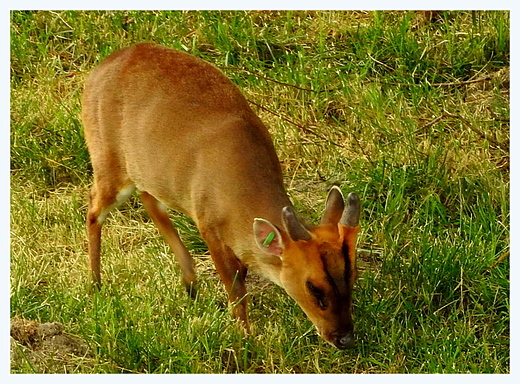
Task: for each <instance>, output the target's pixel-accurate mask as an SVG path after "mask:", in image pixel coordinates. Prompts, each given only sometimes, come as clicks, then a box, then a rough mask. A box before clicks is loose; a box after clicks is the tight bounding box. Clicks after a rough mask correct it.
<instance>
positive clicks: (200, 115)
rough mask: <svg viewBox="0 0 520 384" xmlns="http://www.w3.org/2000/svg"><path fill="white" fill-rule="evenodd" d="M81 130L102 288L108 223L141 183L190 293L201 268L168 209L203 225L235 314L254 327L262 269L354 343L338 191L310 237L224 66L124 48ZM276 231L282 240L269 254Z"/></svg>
mask: <svg viewBox="0 0 520 384" xmlns="http://www.w3.org/2000/svg"><path fill="white" fill-rule="evenodd" d="M83 122H84V126H85V137H86V140H87V145H88V148H89V152H90V156H91V161H92V166H93V169H94V184H93V186H92V189H91V194H90V203H89V212H88V217H87V229H88V237H89V254H90V263H91V270H92V274H93V280H94V282H95V283H97V284H100V281H101V276H100V274H101V270H100V243H101V227H102V224H103V220H104V218H105V217H106V214H107V213H108V212H109V211H110V210H111V209H112V208H114V207H115V206H117V205H118V204H120V203H122V201H124V199H126V198H127V197H128V195H129V194H130V193H131V192H132V190H133V188H134V186H135V187H136V188H137V189H138V190H139V191H140V192H141V197H142V200H143V204H144V206H145V208H146V210H147V211H148V213H149V214H150V217H151V218H152V219H153V221H154V223H155V224H156V225H157V227H158V228H159V230H160V232H161V233H162V234H163V235H164V237H165V239H166V241H167V242H168V244H169V245H170V246H171V248H172V250H173V252H174V254H175V256H176V258H177V260H178V261H179V263H180V266H181V271H182V279H183V283H184V284H185V286H186V288H187V289H188V290H189V291H190V293H192V294H194V292H195V291H194V288H195V282H196V278H195V271H194V266H193V261H192V259H191V256H190V255H189V252H188V250H187V249H186V247H185V246H184V245H183V244H182V242H181V239H180V238H179V236H178V234H177V232H176V231H175V229H174V227H173V226H172V224H171V222H170V220H169V219H168V215H167V213H166V211H165V210H164V208H163V205H165V206H167V207H170V208H173V209H176V210H179V211H181V212H183V213H185V214H186V215H188V216H190V217H191V218H192V219H193V220H195V222H196V224H197V226H198V228H199V231H200V233H201V235H202V236H203V238H204V239H205V241H206V242H207V244H208V247H209V249H210V253H211V256H212V259H213V260H214V263H215V265H216V268H217V271H218V272H219V274H220V276H221V278H222V281H223V282H224V285H225V287H226V289H227V292H228V294H229V300H230V303H232V304H233V314H234V315H235V316H236V317H237V318H238V319H240V320H241V322H242V324H243V325H244V327H245V329H246V330H247V329H249V325H248V319H247V296H246V288H245V283H244V280H245V276H246V273H247V269H248V268H250V267H256V268H257V269H258V270H259V272H260V273H262V274H264V275H265V276H267V277H269V278H270V279H271V280H273V281H274V282H275V283H277V284H280V285H281V286H283V287H284V288H285V289H286V290H287V292H288V293H289V294H290V295H291V296H292V297H294V298H295V299H296V301H297V302H298V304H300V306H302V308H303V310H304V311H305V312H306V313H307V315H308V316H309V318H310V319H311V320H312V321H313V323H314V324H315V325H316V326H317V328H318V330H319V332H320V334H322V336H323V337H324V338H325V339H326V340H328V341H330V342H331V343H333V344H335V345H337V346H338V347H341V348H343V347H345V346H350V345H346V344H350V342H349V343H347V342H346V341H345V340H346V335H347V333H348V334H349V335H350V334H351V333H352V327H353V326H352V320H351V314H350V312H351V310H350V291H351V289H352V284H353V281H352V282H349V283H348V284H342V283H340V281H344V280H342V276H344V275H345V273H347V272H348V271H345V268H348V269H350V268H351V266H352V268H354V267H355V263H352V262H349V263H345V260H346V259H345V256H344V255H343V253H342V241H343V236H342V235H341V234H340V232H341V231H340V229H339V228H341V226H342V225H341V224H338V220H340V217H341V216H342V210H343V206H344V203H343V198H342V196H341V192H339V189H337V190H336V189H333V191H334V193H331V194H329V196H331V195H332V198H329V202H328V204H327V209H326V214H325V216H324V221H325V223H323V224H321V225H320V226H317V227H315V228H312V229H310V230H309V229H308V228H306V227H305V226H303V225H302V224H301V223H300V222H299V220H298V219H297V217H296V215H295V213H294V211H293V210H292V204H291V202H290V200H289V198H288V196H287V193H286V192H285V188H284V186H283V178H282V172H281V168H280V164H279V161H278V157H277V156H276V153H275V149H274V146H273V143H272V140H271V138H270V136H269V133H268V131H267V129H266V127H265V126H264V125H263V123H262V122H261V121H260V119H259V118H258V117H257V116H256V115H255V114H254V112H253V111H252V110H251V108H250V107H249V105H248V103H247V101H246V99H245V98H244V97H243V95H242V94H241V93H240V91H239V90H238V88H237V87H236V86H234V85H233V84H232V83H231V81H230V80H229V79H228V78H227V77H225V76H224V75H223V74H222V73H221V72H220V71H219V70H218V69H216V68H215V67H214V66H212V65H210V64H208V63H206V62H204V61H202V60H200V59H197V58H195V57H192V56H190V55H187V54H185V53H182V52H178V51H174V50H171V49H168V48H165V47H160V46H157V45H152V44H138V45H135V46H133V47H130V48H127V49H124V50H122V51H120V52H117V53H115V54H113V55H111V56H110V57H108V58H107V59H106V60H105V61H104V62H103V63H102V64H100V65H99V66H98V67H97V68H96V69H94V70H93V71H92V73H91V75H90V77H89V78H88V80H87V83H86V86H85V91H84V95H83ZM333 191H331V192H333ZM256 218H262V220H255V219H256ZM338 225H339V227H338ZM253 227H254V229H253ZM270 232H273V233H276V234H277V236H276V238H275V239H274V240H273V242H272V244H268V245H267V246H266V245H265V244H264V245H262V244H263V242H264V241H265V237H266V236H267V235H268V234H269V233H270ZM354 241H355V239H354ZM354 245H355V244H354ZM324 249H326V251H325V252H324V251H323V250H324ZM320 250H321V251H320ZM320 252H321V253H320ZM320 255H321V256H320ZM349 257H351V255H349ZM324 260H325V261H324ZM346 265H347V266H348V267H346ZM330 276H332V277H330ZM311 278H312V279H313V280H316V281H318V282H320V284H321V285H323V287H324V288H323V289H324V290H325V291H327V292H326V293H327V294H329V296H328V300H329V301H330V302H331V305H330V306H329V308H331V310H332V312H331V311H323V310H322V309H319V308H316V305H315V299H313V298H312V296H311V294H310V293H309V292H308V289H307V288H306V281H307V279H311ZM331 278H332V280H333V281H332V283H333V284H332V285H331V282H330V281H327V279H329V280H330V279H331ZM334 281H335V282H336V283H334ZM334 286H335V287H336V288H334ZM334 289H336V290H338V289H339V291H338V292H335V291H334ZM345 298H348V300H347V301H348V303H344V302H343V300H344V299H345ZM349 337H350V336H349ZM341 338H343V340H342V341H341ZM349 340H350V339H349Z"/></svg>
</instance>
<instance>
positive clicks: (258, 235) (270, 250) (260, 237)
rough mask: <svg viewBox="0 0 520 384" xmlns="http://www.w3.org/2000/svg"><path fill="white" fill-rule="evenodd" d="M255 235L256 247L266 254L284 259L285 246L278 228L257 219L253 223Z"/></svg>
mask: <svg viewBox="0 0 520 384" xmlns="http://www.w3.org/2000/svg"><path fill="white" fill-rule="evenodd" d="M253 233H254V236H255V241H256V245H258V248H260V249H261V250H262V251H263V252H264V253H267V254H269V255H274V256H278V257H279V258H281V257H282V254H283V249H284V246H283V242H282V236H281V235H280V231H279V230H278V228H276V227H275V226H274V225H273V224H271V223H270V222H269V221H267V220H264V219H255V221H254V222H253Z"/></svg>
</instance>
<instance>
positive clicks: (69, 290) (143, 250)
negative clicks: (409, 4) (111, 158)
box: [10, 11, 510, 373]
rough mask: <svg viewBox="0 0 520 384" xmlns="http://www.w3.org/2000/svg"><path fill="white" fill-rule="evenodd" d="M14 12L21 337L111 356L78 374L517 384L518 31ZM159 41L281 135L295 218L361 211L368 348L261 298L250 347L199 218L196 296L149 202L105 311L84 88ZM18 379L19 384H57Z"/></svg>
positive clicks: (453, 24)
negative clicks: (500, 383)
mask: <svg viewBox="0 0 520 384" xmlns="http://www.w3.org/2000/svg"><path fill="white" fill-rule="evenodd" d="M419 16H420V15H418V14H416V13H414V12H386V11H385V12H352V11H349V12H304V11H298V12H271V11H269V12H267V11H266V12H258V11H254V12H219V11H207V12H166V11H165V12H122V11H117V12H76V11H63V12H62V11H60V12H47V11H38V12H32V11H27V12H22V11H13V12H12V13H11V275H10V276H11V291H10V302H11V308H10V309H11V317H15V316H16V317H22V318H27V319H33V320H37V321H40V322H48V321H58V322H62V323H63V324H65V326H66V329H67V332H69V333H72V334H76V335H78V336H80V337H82V338H83V339H84V340H86V341H87V342H88V343H89V345H90V346H91V348H92V359H91V360H90V362H89V363H88V364H84V363H81V362H79V363H78V362H77V363H73V362H72V363H70V364H76V365H75V366H74V368H73V370H74V371H79V372H85V373H87V372H88V373H90V372H112V373H113V372H146V373H191V372H195V373H222V372H246V373H255V372H264V373H289V372H304V373H509V370H510V368H509V332H510V327H509V313H510V307H509V257H508V256H507V253H508V252H509V198H510V196H509V13H508V12H504V11H476V12H470V11H468V12H463V11H450V12H441V14H440V15H439V18H438V19H437V20H434V21H432V22H424V20H422V19H420V17H419ZM141 41H154V42H157V43H160V44H164V45H167V46H170V47H173V48H177V49H181V50H184V51H187V52H190V53H192V54H194V55H196V56H199V57H202V58H204V59H206V60H208V61H210V62H212V63H214V64H216V65H217V66H219V67H221V68H222V69H223V70H224V71H225V73H226V74H227V75H228V76H229V77H231V78H232V80H233V81H234V82H235V83H236V84H237V85H239V87H240V88H241V89H242V90H243V92H244V94H245V95H246V97H247V98H248V99H249V100H250V101H251V102H252V103H254V108H255V109H256V110H257V112H258V114H259V115H260V116H261V118H262V119H263V120H264V121H265V122H266V123H267V124H268V126H269V128H270V131H271V133H272V135H273V139H274V141H275V145H276V148H277V151H278V154H279V157H280V161H281V163H282V167H283V170H284V174H285V177H286V185H287V187H288V192H289V194H290V195H291V197H292V199H293V201H294V202H295V205H296V206H297V207H298V209H299V210H300V211H301V212H302V213H303V214H304V215H306V216H308V217H311V218H312V219H313V220H317V218H318V217H319V215H320V213H321V211H322V209H323V204H324V199H325V196H326V193H327V190H328V188H329V187H330V186H331V185H333V184H339V185H340V186H341V188H342V190H343V191H344V192H348V191H352V190H354V191H356V192H358V194H359V195H360V196H361V198H362V202H363V215H362V232H361V233H360V237H359V254H358V260H359V261H358V264H359V269H360V273H359V280H358V282H357V284H356V288H355V293H354V303H355V309H354V315H355V324H356V331H357V337H358V346H357V348H355V349H352V350H348V351H339V350H336V349H333V348H332V347H331V346H329V345H328V344H327V343H325V342H324V341H323V340H321V339H320V338H319V337H318V336H317V335H316V333H315V331H314V328H313V326H312V324H311V323H310V321H309V320H307V319H306V317H305V315H304V314H303V312H302V311H301V310H300V309H299V307H298V306H297V305H296V304H295V303H294V302H293V301H292V300H291V299H290V298H289V297H288V296H287V295H286V294H285V293H284V292H283V290H282V289H280V288H278V287H276V286H274V285H272V284H268V283H267V282H266V281H264V280H261V279H256V280H254V281H252V282H251V283H250V291H251V305H250V315H251V320H252V323H253V326H254V334H253V336H252V337H250V338H248V339H245V338H244V337H243V336H242V335H241V333H240V331H239V330H238V329H237V327H236V326H235V324H234V322H233V321H232V320H231V319H230V316H229V313H228V309H227V304H226V302H227V301H226V296H225V293H224V289H223V287H222V284H221V283H220V281H219V280H218V277H217V275H216V272H215V270H214V267H213V265H212V263H211V261H210V258H209V254H208V252H207V248H206V246H205V244H204V242H203V241H202V240H201V238H200V237H199V235H198V233H197V230H196V228H195V227H194V225H193V223H192V221H191V220H189V219H188V218H185V217H183V216H181V215H177V214H176V213H174V212H172V219H173V220H174V221H175V223H176V226H177V228H178V229H179V231H180V233H181V236H182V237H183V239H184V240H185V242H186V244H187V246H188V248H190V249H191V250H192V253H193V254H195V255H196V263H197V267H198V272H199V281H200V295H199V296H198V297H197V299H196V300H195V301H192V300H190V299H189V298H188V297H186V295H185V293H184V291H183V288H182V287H181V286H180V284H179V278H180V275H179V269H178V267H177V265H176V264H175V262H174V261H173V257H172V255H171V252H170V250H169V249H168V247H167V246H166V244H165V243H164V241H163V240H162V239H161V237H160V235H159V234H158V231H157V230H156V229H155V227H154V226H153V224H152V223H151V221H150V220H149V219H148V217H147V216H146V214H145V213H144V210H143V209H142V208H141V205H140V203H139V201H138V199H137V198H133V199H131V201H130V202H129V203H128V204H126V205H125V206H124V207H123V208H122V209H121V210H119V211H117V212H114V214H113V215H111V216H110V218H109V219H108V221H107V225H106V226H105V227H104V237H103V240H104V243H103V276H104V281H105V284H104V286H103V289H102V290H101V291H100V292H98V293H93V294H91V293H89V292H88V267H87V255H86V247H87V244H86V234H85V228H84V217H85V213H86V194H87V191H88V186H89V184H90V182H91V178H92V175H91V168H90V165H89V157H88V152H87V150H86V147H85V143H84V140H83V136H82V126H81V121H80V118H79V114H80V108H81V107H80V96H81V92H82V85H83V82H84V80H85V77H86V75H87V74H88V72H89V71H90V69H92V68H93V67H94V66H95V65H96V64H97V63H99V61H100V60H101V59H103V58H104V57H106V56H107V55H109V54H110V53H111V52H113V51H115V50H117V49H120V48H123V47H126V46H128V45H130V44H132V43H136V42H141ZM57 367H58V368H56V366H49V367H45V366H43V367H42V366H38V367H35V366H31V365H30V364H25V365H24V364H19V365H17V366H16V368H13V372H33V371H36V372H55V371H61V370H63V367H60V366H59V365H58V366H57Z"/></svg>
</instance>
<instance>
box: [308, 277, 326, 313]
mask: <svg viewBox="0 0 520 384" xmlns="http://www.w3.org/2000/svg"><path fill="white" fill-rule="evenodd" d="M307 289H308V290H309V292H310V293H311V294H312V296H314V299H315V300H316V304H318V307H320V309H322V310H325V309H327V302H326V301H325V294H324V293H323V291H322V290H321V289H319V288H318V287H316V286H315V285H314V284H312V283H311V282H310V281H308V282H307Z"/></svg>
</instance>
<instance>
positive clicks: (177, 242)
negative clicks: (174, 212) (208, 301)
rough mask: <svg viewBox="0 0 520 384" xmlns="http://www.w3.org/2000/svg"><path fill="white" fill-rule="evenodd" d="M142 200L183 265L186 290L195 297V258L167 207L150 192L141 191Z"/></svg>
mask: <svg viewBox="0 0 520 384" xmlns="http://www.w3.org/2000/svg"><path fill="white" fill-rule="evenodd" d="M141 200H142V201H143V205H144V207H145V209H146V211H147V212H148V214H149V215H150V217H151V218H152V220H153V222H154V224H155V225H156V226H157V228H159V232H160V233H161V234H162V235H163V237H164V238H165V240H166V242H167V243H168V245H169V246H170V248H171V249H172V251H173V254H174V255H175V258H176V260H177V261H178V263H179V264H180V266H181V276H182V283H183V284H184V287H185V288H186V291H187V292H188V294H189V295H190V296H191V297H195V296H196V287H195V285H196V282H197V279H196V275H195V267H194V263H193V258H192V257H191V255H190V252H189V251H188V249H187V248H186V246H185V245H184V243H183V242H182V240H181V238H180V237H179V234H178V232H177V230H176V229H175V227H174V226H173V224H172V222H171V220H170V218H169V217H168V213H167V212H166V207H165V206H164V205H163V204H161V202H159V200H157V199H156V198H155V197H153V196H152V195H150V194H149V193H148V192H141Z"/></svg>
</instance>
